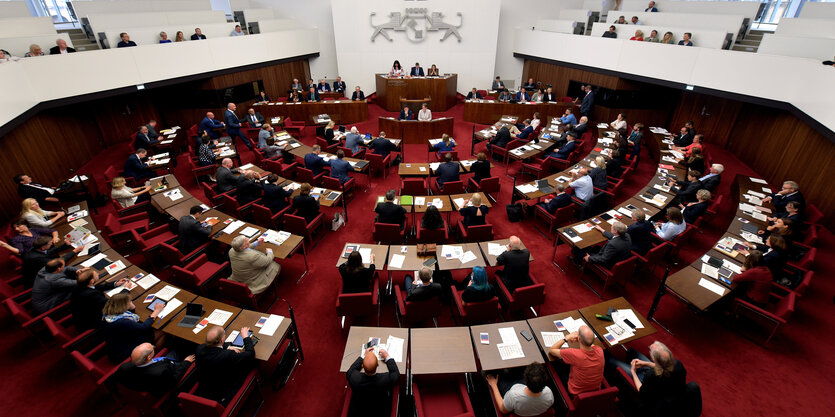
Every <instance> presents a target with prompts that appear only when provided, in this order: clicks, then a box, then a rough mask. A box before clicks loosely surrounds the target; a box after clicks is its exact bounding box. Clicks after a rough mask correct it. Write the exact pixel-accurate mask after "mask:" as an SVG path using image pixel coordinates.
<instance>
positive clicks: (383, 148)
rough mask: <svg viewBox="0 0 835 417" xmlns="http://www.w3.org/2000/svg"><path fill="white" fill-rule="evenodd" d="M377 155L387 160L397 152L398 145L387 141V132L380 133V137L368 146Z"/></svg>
mask: <svg viewBox="0 0 835 417" xmlns="http://www.w3.org/2000/svg"><path fill="white" fill-rule="evenodd" d="M368 148H369V149H371V150H372V151H373V152H374V154H375V155H380V156H382V157H383V159H385V158H386V157H387V156H389V154H391V153H392V152H394V151H396V150H397V145H395V144H394V142H392V141H390V140H388V139H386V132H383V131H380V136H377V137H376V138H374V140H372V141H371V142H370V143H369V144H368Z"/></svg>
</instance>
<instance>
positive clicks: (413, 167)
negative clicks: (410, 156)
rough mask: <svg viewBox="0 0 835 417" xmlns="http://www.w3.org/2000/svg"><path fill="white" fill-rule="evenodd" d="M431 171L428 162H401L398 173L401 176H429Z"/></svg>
mask: <svg viewBox="0 0 835 417" xmlns="http://www.w3.org/2000/svg"><path fill="white" fill-rule="evenodd" d="M430 173H431V172H430V171H429V164H428V163H409V164H407V163H401V164H400V165H399V166H398V167H397V175H399V176H401V177H428V176H429V175H430Z"/></svg>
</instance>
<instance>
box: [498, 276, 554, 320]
mask: <svg viewBox="0 0 835 417" xmlns="http://www.w3.org/2000/svg"><path fill="white" fill-rule="evenodd" d="M530 277H531V281H532V282H533V284H531V285H528V286H525V287H519V288H516V289H515V290H513V292H510V291H509V290H508V289H507V287H506V286H505V285H504V282H503V281H502V280H501V278H497V279H496V281H495V283H496V285H497V286H498V287H499V290H498V293H499V300H500V301H501V303H502V307H503V308H504V309H505V311H507V314H510V313H512V312H514V311H522V312H524V310H526V309H530V310H531V312H532V313H533V315H534V316H536V315H537V312H536V309H535V308H534V307H536V306H541V305H542V304H543V303H544V302H545V284H543V283H540V282H539V281H537V279H536V278H535V277H534V276H533V274H530ZM523 314H524V313H523Z"/></svg>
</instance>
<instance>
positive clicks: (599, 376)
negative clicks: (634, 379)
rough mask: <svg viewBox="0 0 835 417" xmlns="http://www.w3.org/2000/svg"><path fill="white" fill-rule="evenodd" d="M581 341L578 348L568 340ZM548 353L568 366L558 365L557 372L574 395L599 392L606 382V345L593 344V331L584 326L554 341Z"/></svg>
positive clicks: (572, 341)
mask: <svg viewBox="0 0 835 417" xmlns="http://www.w3.org/2000/svg"><path fill="white" fill-rule="evenodd" d="M569 342H571V343H579V344H580V347H579V348H570V347H568V343H569ZM548 356H549V357H553V358H558V359H561V360H562V362H563V363H564V364H565V365H568V366H570V371H569V369H566V368H567V366H560V365H559V364H557V365H556V368H557V373H558V374H559V376H560V379H562V381H563V384H565V385H566V387H567V388H568V392H569V393H571V394H572V395H577V394H581V393H584V392H589V391H597V390H599V389H600V384H602V383H603V368H604V367H605V365H606V359H605V358H604V356H603V348H601V347H600V346H597V345H595V344H594V332H592V330H591V329H590V328H589V326H586V325H583V326H580V328H579V329H578V330H577V331H576V332H572V333H570V334H568V335H567V336H565V339H563V340H561V341H559V342H557V343H554V345H553V346H551V348H550V349H549V350H548Z"/></svg>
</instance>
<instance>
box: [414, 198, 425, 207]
mask: <svg viewBox="0 0 835 417" xmlns="http://www.w3.org/2000/svg"><path fill="white" fill-rule="evenodd" d="M425 204H426V197H415V205H416V206H422V205H425Z"/></svg>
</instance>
